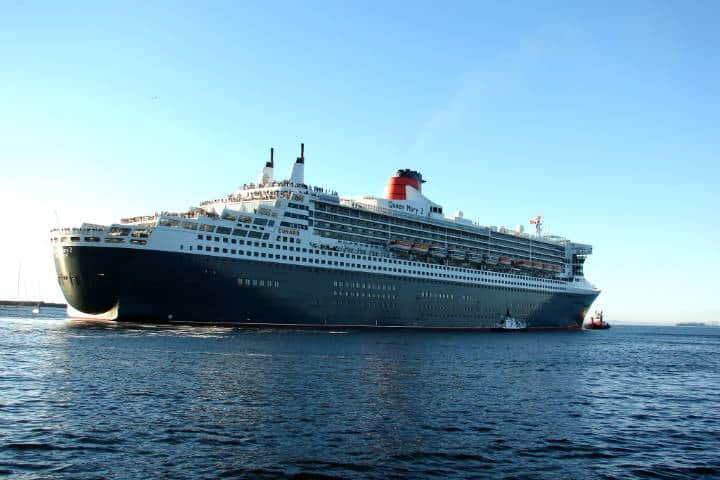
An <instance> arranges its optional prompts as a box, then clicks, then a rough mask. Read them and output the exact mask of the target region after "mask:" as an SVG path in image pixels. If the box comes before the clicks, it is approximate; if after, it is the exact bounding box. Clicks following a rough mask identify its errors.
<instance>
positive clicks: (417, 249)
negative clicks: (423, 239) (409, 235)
mask: <svg viewBox="0 0 720 480" xmlns="http://www.w3.org/2000/svg"><path fill="white" fill-rule="evenodd" d="M428 251H430V245H425V244H422V243H413V245H412V252H413V253H418V254H420V255H427V253H428Z"/></svg>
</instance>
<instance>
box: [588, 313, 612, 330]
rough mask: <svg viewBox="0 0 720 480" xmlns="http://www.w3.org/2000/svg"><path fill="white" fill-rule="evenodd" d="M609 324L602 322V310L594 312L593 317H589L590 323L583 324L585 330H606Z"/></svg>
mask: <svg viewBox="0 0 720 480" xmlns="http://www.w3.org/2000/svg"><path fill="white" fill-rule="evenodd" d="M608 328H610V324H609V323H607V322H606V321H605V320H603V312H602V310H600V311H598V310H595V315H594V316H592V317H590V321H589V322H588V323H586V324H585V329H586V330H607V329H608Z"/></svg>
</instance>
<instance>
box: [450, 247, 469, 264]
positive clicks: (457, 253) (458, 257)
mask: <svg viewBox="0 0 720 480" xmlns="http://www.w3.org/2000/svg"><path fill="white" fill-rule="evenodd" d="M466 256H467V255H466V254H465V252H463V251H462V250H450V259H451V260H455V261H457V262H462V261H464V260H465V257H466Z"/></svg>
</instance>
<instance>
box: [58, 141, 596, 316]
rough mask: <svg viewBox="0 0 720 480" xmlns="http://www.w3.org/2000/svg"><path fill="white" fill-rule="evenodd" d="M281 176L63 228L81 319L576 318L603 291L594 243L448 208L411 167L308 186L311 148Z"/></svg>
mask: <svg viewBox="0 0 720 480" xmlns="http://www.w3.org/2000/svg"><path fill="white" fill-rule="evenodd" d="M300 152H301V153H300V156H299V157H298V158H297V160H296V162H295V163H294V165H293V166H292V170H291V173H290V178H289V179H288V180H282V181H276V180H274V179H273V151H272V149H271V150H270V161H268V162H267V163H266V164H265V167H264V168H263V169H262V172H261V175H260V179H259V180H258V182H257V184H246V185H243V186H242V187H240V189H239V190H237V191H236V192H235V193H233V194H232V195H229V196H227V197H225V198H221V199H219V200H211V201H207V202H203V203H201V204H200V205H199V206H198V207H196V208H191V209H190V210H189V211H188V212H184V213H167V212H166V213H162V214H156V215H153V216H148V217H135V218H127V219H123V220H121V222H120V223H117V224H112V225H107V226H105V225H94V224H87V223H86V224H83V225H82V226H81V227H80V228H71V229H57V230H53V231H52V233H51V241H52V245H53V251H54V257H55V266H56V269H57V277H58V282H59V284H60V287H61V288H62V291H63V293H64V295H65V298H66V299H67V301H68V304H69V305H68V311H69V313H70V315H71V316H74V317H90V318H92V317H96V318H107V319H115V320H128V321H152V322H187V323H195V322H197V323H211V324H242V325H276V326H282V325H286V326H287V325H298V326H299V325H303V326H318V327H323V326H327V327H337V326H345V327H350V326H358V327H420V328H467V329H486V328H493V327H495V326H496V325H497V322H498V319H499V318H501V316H503V315H506V316H510V315H511V316H512V317H513V318H514V319H517V320H519V321H522V322H523V323H524V324H526V325H527V326H528V328H531V329H532V328H558V329H576V328H580V327H581V325H582V321H583V318H584V316H585V314H586V312H587V310H588V309H589V308H590V305H591V304H592V303H593V301H594V300H595V298H596V297H597V295H598V294H599V293H600V292H599V290H598V289H596V288H595V287H593V286H592V285H591V284H590V283H588V282H587V281H586V280H585V278H584V276H583V263H584V261H585V258H586V256H587V255H589V254H590V253H592V247H591V246H590V245H584V244H579V243H574V242H570V241H568V240H566V239H563V238H560V237H556V236H543V235H542V231H541V229H540V228H539V227H540V222H541V219H540V217H538V218H537V219H536V220H535V221H534V222H535V223H537V227H538V229H537V233H536V234H534V235H529V234H526V233H523V232H522V228H521V227H518V228H517V229H516V230H515V231H510V230H505V229H504V228H502V227H487V226H481V225H477V224H475V223H473V222H470V221H468V220H466V219H464V218H463V217H462V213H460V212H458V213H457V214H455V215H454V216H452V217H450V218H448V217H445V216H444V214H443V209H442V207H441V206H440V205H438V204H437V203H434V202H432V201H430V200H429V199H428V198H426V197H425V196H424V195H423V194H422V184H423V183H424V181H423V179H422V175H421V174H420V173H418V172H415V171H412V170H399V171H398V172H397V173H396V174H395V176H393V177H391V178H390V181H389V183H388V185H387V188H386V191H385V194H384V196H383V197H382V198H377V197H373V196H362V197H352V198H344V197H341V196H338V194H337V193H336V192H334V191H328V190H327V189H322V188H318V187H313V186H310V185H307V184H306V183H305V179H304V167H305V157H304V152H303V148H302V147H301V150H300Z"/></svg>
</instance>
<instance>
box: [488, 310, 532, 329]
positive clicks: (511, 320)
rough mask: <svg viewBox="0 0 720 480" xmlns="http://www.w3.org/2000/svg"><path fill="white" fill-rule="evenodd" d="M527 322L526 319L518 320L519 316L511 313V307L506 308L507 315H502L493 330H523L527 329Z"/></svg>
mask: <svg viewBox="0 0 720 480" xmlns="http://www.w3.org/2000/svg"><path fill="white" fill-rule="evenodd" d="M527 328H528V326H527V322H526V321H525V320H518V319H517V318H515V317H513V316H512V315H510V309H509V308H508V309H507V310H505V315H501V316H500V320H498V322H497V323H496V324H495V328H493V330H495V331H498V332H506V331H511V332H522V331H524V330H527Z"/></svg>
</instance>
